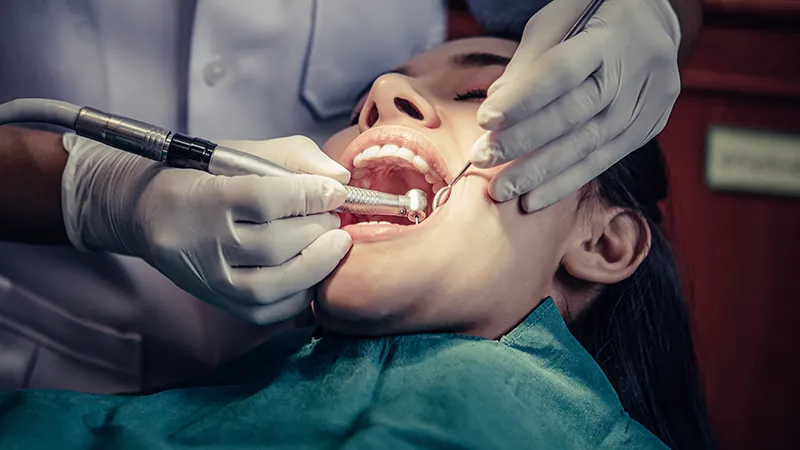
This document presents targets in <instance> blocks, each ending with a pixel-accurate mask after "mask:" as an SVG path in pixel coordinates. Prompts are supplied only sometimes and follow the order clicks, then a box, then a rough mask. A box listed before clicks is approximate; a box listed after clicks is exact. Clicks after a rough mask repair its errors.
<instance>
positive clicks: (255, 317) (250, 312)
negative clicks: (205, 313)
mask: <svg viewBox="0 0 800 450" xmlns="http://www.w3.org/2000/svg"><path fill="white" fill-rule="evenodd" d="M313 300H314V292H313V290H312V289H306V290H303V291H300V292H297V293H296V294H293V295H290V296H288V297H286V298H283V299H280V300H278V301H277V302H275V303H270V304H269V305H249V304H248V305H245V304H232V305H227V306H226V307H225V309H226V310H227V311H228V312H229V313H231V314H233V315H234V316H236V317H239V318H240V319H242V320H245V321H247V322H250V323H254V324H256V325H270V324H274V323H278V322H282V321H284V320H286V319H290V318H292V317H294V316H296V315H297V314H299V313H301V312H302V311H303V310H304V309H306V308H308V306H309V305H310V304H311V302H312V301H313Z"/></svg>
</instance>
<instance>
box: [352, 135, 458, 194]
mask: <svg viewBox="0 0 800 450" xmlns="http://www.w3.org/2000/svg"><path fill="white" fill-rule="evenodd" d="M381 158H400V159H403V160H406V161H408V162H410V163H411V165H413V166H414V168H415V169H417V170H418V171H419V172H420V173H422V174H423V175H425V181H427V182H428V183H430V184H433V185H438V184H443V183H444V181H443V180H442V177H440V176H439V174H438V173H436V172H435V171H434V170H432V169H431V166H430V164H428V162H427V161H425V159H423V158H422V157H421V156H419V155H417V154H416V153H414V151H413V150H410V149H407V148H405V147H398V146H397V145H394V144H386V145H382V146H381V145H373V146H372V147H369V148H367V149H365V150H363V151H362V152H361V153H359V154H358V155H356V157H355V158H354V159H353V166H355V168H356V170H354V171H353V179H359V178H362V177H364V176H365V175H366V173H367V171H366V170H363V168H364V167H366V166H367V164H369V162H370V161H374V160H376V159H381Z"/></svg>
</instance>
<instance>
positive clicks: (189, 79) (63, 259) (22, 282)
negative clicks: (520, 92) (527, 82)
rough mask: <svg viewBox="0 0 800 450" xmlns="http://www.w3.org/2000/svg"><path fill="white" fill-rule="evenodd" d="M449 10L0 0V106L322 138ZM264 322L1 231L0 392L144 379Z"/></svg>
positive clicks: (338, 3)
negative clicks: (22, 102) (45, 103)
mask: <svg viewBox="0 0 800 450" xmlns="http://www.w3.org/2000/svg"><path fill="white" fill-rule="evenodd" d="M445 19H446V13H445V6H444V2H443V0H403V1H395V0H326V1H322V0H316V1H315V0H283V1H279V0H271V1H268V0H235V1H223V0H216V1H214V0H196V1H179V0H135V1H131V0H3V1H2V2H0V103H2V102H5V101H8V100H11V99H14V98H20V97H45V98H53V99H58V100H65V101H69V102H72V103H75V104H78V105H88V106H93V107H96V108H100V109H103V110H106V111H109V112H114V113H119V114H123V115H127V116H130V117H133V118H138V119H142V120H145V121H149V122H151V123H155V124H159V125H162V126H165V127H168V128H171V129H173V130H176V131H183V132H187V133H189V134H193V135H198V136H202V137H205V138H209V139H268V138H274V137H278V136H286V135H292V134H305V135H308V136H310V137H311V138H313V139H315V140H316V141H317V142H318V143H320V144H321V143H322V142H323V141H324V140H325V138H326V137H327V136H329V135H330V134H331V133H332V132H334V131H337V130H339V129H341V128H343V127H344V126H345V122H346V120H347V118H346V116H347V113H348V112H350V109H351V108H352V106H353V103H354V99H355V97H356V96H357V94H358V93H359V92H360V91H361V90H362V89H364V88H365V87H366V86H368V84H369V83H370V82H371V81H372V79H373V78H374V77H375V76H377V75H378V74H380V73H381V72H384V71H386V70H389V69H391V68H393V67H395V66H397V65H399V64H401V63H402V62H404V61H405V60H407V59H408V58H409V57H410V56H412V55H414V54H416V53H418V52H420V51H422V50H424V49H426V48H429V47H431V46H433V45H436V44H438V43H439V42H441V41H442V40H443V39H444V36H445ZM6 213H8V212H6ZM0 220H1V219H0ZM270 332H271V331H270V329H263V328H256V327H252V326H247V325H245V324H244V323H242V322H240V321H238V320H236V319H233V318H232V317H230V316H228V315H227V314H225V313H223V312H221V311H218V310H216V309H214V308H212V307H210V306H208V305H205V304H204V303H202V302H200V301H198V300H196V299H194V298H193V297H191V296H190V295H188V294H186V293H185V292H183V291H181V290H180V289H178V288H177V287H175V286H174V285H173V284H172V283H171V282H170V281H169V280H167V279H166V278H164V277H163V276H162V275H161V274H159V273H158V272H157V271H155V270H154V269H152V268H151V267H149V266H148V265H146V264H145V263H144V262H142V261H140V260H138V259H134V258H127V257H120V256H116V255H109V254H98V253H82V252H79V251H77V250H75V249H73V248H71V247H35V246H27V245H20V244H10V243H0V389H11V388H21V387H31V388H33V387H36V388H55V389H77V390H86V391H93V392H132V391H140V390H143V389H150V388H153V387H156V386H163V385H164V384H165V383H169V382H173V381H176V380H178V379H182V378H185V377H187V376H191V375H199V374H202V373H203V372H205V371H207V370H209V369H210V368H212V367H213V366H214V365H216V364H218V363H219V362H221V361H222V360H224V359H226V358H230V357H232V356H235V355H236V354H238V353H241V352H244V351H246V350H248V349H249V348H250V347H251V346H253V345H255V344H256V343H258V342H259V341H260V340H262V339H264V337H265V336H266V335H268V334H269V333H270Z"/></svg>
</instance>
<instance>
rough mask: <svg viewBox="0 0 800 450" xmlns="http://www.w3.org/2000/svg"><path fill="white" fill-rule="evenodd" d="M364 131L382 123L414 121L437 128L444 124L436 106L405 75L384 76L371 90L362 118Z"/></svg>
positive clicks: (397, 123) (361, 123) (360, 122)
mask: <svg viewBox="0 0 800 450" xmlns="http://www.w3.org/2000/svg"><path fill="white" fill-rule="evenodd" d="M358 123H359V128H361V131H362V132H363V131H366V130H368V129H370V128H372V127H374V126H376V125H378V124H383V125H386V124H395V125H399V124H413V125H417V126H419V125H422V126H424V127H427V128H437V127H439V125H440V124H441V120H440V118H439V115H438V114H437V113H436V109H435V108H434V107H433V105H432V104H431V103H430V102H429V101H428V100H426V99H425V98H424V97H422V95H420V94H419V92H417V91H416V90H415V89H414V87H413V86H412V85H411V83H410V79H409V78H408V77H407V76H405V75H401V74H396V73H390V74H386V75H382V76H381V77H379V78H378V79H377V80H375V82H374V83H372V89H371V90H370V92H369V96H368V98H367V101H366V103H365V104H364V108H363V109H362V110H361V116H360V117H359V120H358Z"/></svg>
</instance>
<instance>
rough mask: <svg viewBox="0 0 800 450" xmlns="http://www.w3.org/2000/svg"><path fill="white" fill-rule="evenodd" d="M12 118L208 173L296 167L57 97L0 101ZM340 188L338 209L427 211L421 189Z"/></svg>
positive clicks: (416, 217)
mask: <svg viewBox="0 0 800 450" xmlns="http://www.w3.org/2000/svg"><path fill="white" fill-rule="evenodd" d="M15 122H16V123H20V122H31V123H47V124H51V125H58V126H61V127H64V128H68V129H71V130H74V131H75V133H76V134H77V135H78V136H83V137H85V138H88V139H92V140H94V141H97V142H101V143H103V144H106V145H109V146H111V147H114V148H116V149H119V150H124V151H127V152H130V153H134V154H136V155H139V156H142V157H145V158H148V159H152V160H154V161H158V162H166V163H167V164H169V165H170V166H172V167H177V168H187V169H196V170H203V171H205V172H208V173H210V174H213V175H225V176H236V175H261V176H268V177H283V176H292V175H297V174H299V173H300V172H295V171H293V170H290V169H288V168H286V167H282V166H280V165H277V164H275V163H273V162H270V161H267V160H265V159H262V158H259V157H257V156H254V155H251V154H249V153H245V152H241V151H239V150H234V149H232V148H228V147H223V146H220V145H217V144H215V143H213V142H210V141H207V140H205V139H200V138H196V137H192V136H187V135H184V134H180V133H173V132H171V131H169V130H166V129H164V128H161V127H158V126H155V125H151V124H148V123H145V122H141V121H138V120H134V119H130V118H127V117H123V116H118V115H114V114H109V113H105V112H103V111H100V110H97V109H94V108H90V107H83V108H80V107H78V106H75V105H72V104H70V103H66V102H61V101H56V100H47V99H18V100H12V101H10V102H8V103H4V104H2V105H0V125H4V124H7V123H15ZM344 188H345V191H346V192H347V197H346V199H345V202H344V204H343V205H342V206H341V207H340V208H339V209H337V210H336V211H337V212H349V213H353V214H358V215H376V216H400V217H406V218H408V220H410V221H412V222H415V223H417V224H418V223H419V222H420V221H422V220H424V219H425V217H426V213H425V209H426V208H427V207H428V198H427V195H426V194H425V192H424V191H422V190H420V189H411V190H410V191H408V192H406V194H405V195H398V194H389V193H386V192H380V191H374V190H370V189H362V188H357V187H353V186H345V187H344Z"/></svg>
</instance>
